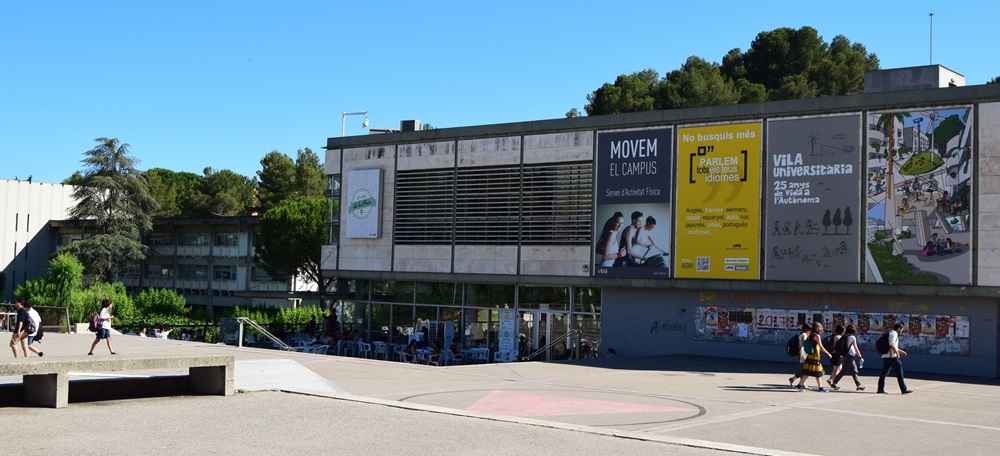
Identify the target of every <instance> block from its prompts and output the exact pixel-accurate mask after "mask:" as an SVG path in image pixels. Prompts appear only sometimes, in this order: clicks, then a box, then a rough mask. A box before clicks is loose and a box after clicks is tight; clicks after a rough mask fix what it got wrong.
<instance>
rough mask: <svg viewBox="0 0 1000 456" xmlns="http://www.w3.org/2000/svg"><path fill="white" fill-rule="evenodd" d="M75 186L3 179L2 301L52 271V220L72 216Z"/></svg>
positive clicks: (0, 222)
mask: <svg viewBox="0 0 1000 456" xmlns="http://www.w3.org/2000/svg"><path fill="white" fill-rule="evenodd" d="M72 195H73V187H72V186H70V185H62V184H46V183H41V182H31V181H30V180H6V179H0V227H3V228H2V229H0V267H2V269H0V270H2V271H3V273H4V276H5V277H6V280H5V281H4V284H3V285H4V286H3V287H0V288H2V289H3V293H2V294H0V301H7V302H9V301H12V300H13V299H14V290H16V289H17V287H18V286H19V285H23V284H24V283H25V282H27V281H28V280H31V279H35V278H38V277H44V276H45V275H46V273H47V271H48V266H49V265H48V263H49V254H50V253H51V252H53V251H54V250H55V245H56V242H57V238H56V235H55V234H54V233H53V232H52V231H50V230H49V221H50V220H61V219H65V218H67V217H68V216H69V210H70V209H71V208H72V207H73V206H74V205H76V201H75V200H74V199H73V196H72Z"/></svg>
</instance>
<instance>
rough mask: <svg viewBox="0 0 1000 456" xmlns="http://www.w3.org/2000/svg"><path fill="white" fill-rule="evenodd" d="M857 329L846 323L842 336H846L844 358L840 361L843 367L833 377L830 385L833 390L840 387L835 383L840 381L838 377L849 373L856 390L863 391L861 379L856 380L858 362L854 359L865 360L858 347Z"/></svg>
mask: <svg viewBox="0 0 1000 456" xmlns="http://www.w3.org/2000/svg"><path fill="white" fill-rule="evenodd" d="M856 334H857V330H856V329H854V325H847V331H846V332H845V333H844V337H846V338H847V353H846V354H844V360H843V362H842V363H841V364H842V366H843V369H841V370H840V373H839V374H837V377H836V378H834V379H833V384H832V385H830V386H831V387H833V389H835V390H839V389H840V387H839V386H837V383H840V379H841V378H843V377H844V375H850V376H851V378H853V379H854V385H855V386H857V387H858V391H864V390H865V387H864V385H862V384H861V380H858V363H857V362H856V361H861V362H862V363H863V362H864V361H865V358H864V357H862V356H861V349H860V348H858V338H857V336H856Z"/></svg>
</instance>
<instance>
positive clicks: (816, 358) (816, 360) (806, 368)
mask: <svg viewBox="0 0 1000 456" xmlns="http://www.w3.org/2000/svg"><path fill="white" fill-rule="evenodd" d="M822 336H823V324H822V323H820V322H818V321H817V322H813V324H812V332H810V334H809V337H808V338H807V339H806V341H805V343H803V344H802V346H803V348H804V349H805V352H806V360H805V361H803V362H802V364H801V365H800V366H801V368H802V370H801V371H799V375H798V377H799V384H798V385H796V386H795V389H797V390H799V392H801V391H802V390H804V389H805V386H806V385H805V382H806V377H812V378H815V379H816V387H817V388H819V389H818V390H817V391H819V392H821V393H825V392H827V391H829V390H827V389H826V388H823V383H822V380H820V379H821V378H822V377H823V374H824V372H823V363H821V362H820V360H821V356H820V354H821V353H825V354H826V356H828V357H829V356H830V352H828V351H826V348H823V338H822Z"/></svg>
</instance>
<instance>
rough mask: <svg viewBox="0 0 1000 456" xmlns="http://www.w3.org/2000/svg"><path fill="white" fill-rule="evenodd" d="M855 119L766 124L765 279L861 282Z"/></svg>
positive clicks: (857, 124) (858, 123)
mask: <svg viewBox="0 0 1000 456" xmlns="http://www.w3.org/2000/svg"><path fill="white" fill-rule="evenodd" d="M861 119H862V117H861V115H860V114H854V115H844V116H835V117H814V118H799V119H778V120H770V121H768V123H767V165H766V166H765V169H766V170H767V173H766V175H767V177H766V185H765V190H764V195H765V198H764V200H765V202H766V204H767V210H766V212H765V213H766V214H767V219H766V221H765V222H764V265H765V268H764V279H765V280H798V281H816V282H858V281H860V280H861V269H860V264H861V255H860V241H861V233H862V232H863V229H864V223H863V222H864V218H863V216H862V217H859V216H860V215H862V214H864V211H863V210H859V209H858V207H859V206H860V204H861V173H862V171H861Z"/></svg>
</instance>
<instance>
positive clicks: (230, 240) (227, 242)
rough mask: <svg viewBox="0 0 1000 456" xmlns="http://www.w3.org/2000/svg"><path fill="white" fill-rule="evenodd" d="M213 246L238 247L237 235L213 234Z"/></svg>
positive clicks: (238, 236)
mask: <svg viewBox="0 0 1000 456" xmlns="http://www.w3.org/2000/svg"><path fill="white" fill-rule="evenodd" d="M215 245H216V246H220V247H236V246H238V245H240V235H239V234H238V233H215Z"/></svg>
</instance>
